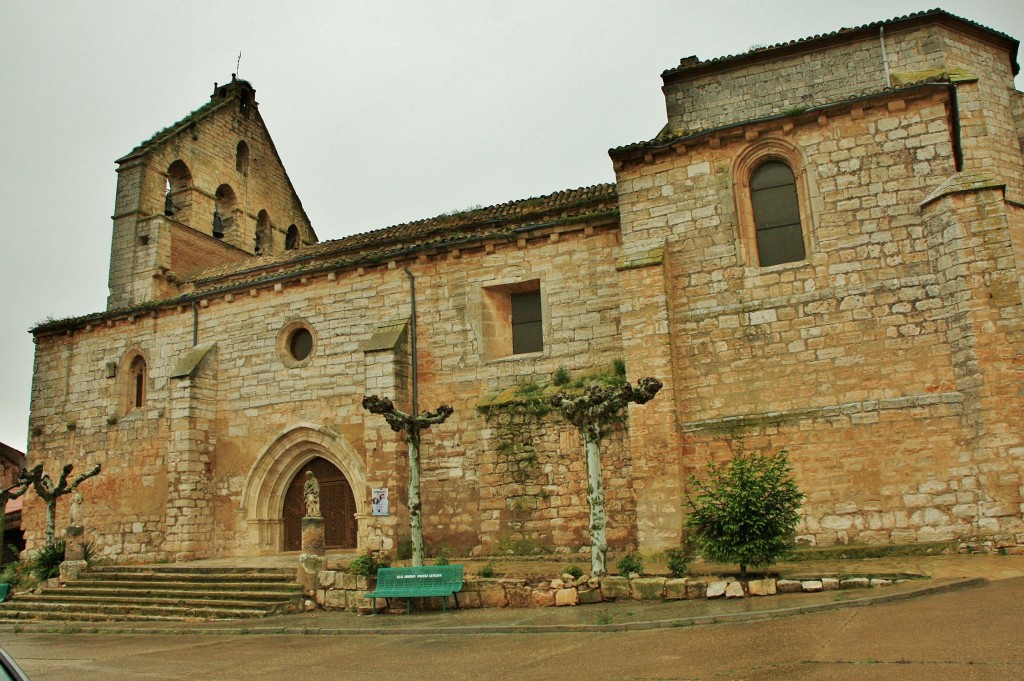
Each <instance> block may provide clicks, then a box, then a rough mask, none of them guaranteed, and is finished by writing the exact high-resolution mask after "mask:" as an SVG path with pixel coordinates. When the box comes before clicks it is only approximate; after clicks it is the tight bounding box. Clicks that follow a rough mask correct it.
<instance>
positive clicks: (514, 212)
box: [190, 184, 618, 287]
mask: <svg viewBox="0 0 1024 681" xmlns="http://www.w3.org/2000/svg"><path fill="white" fill-rule="evenodd" d="M617 201H618V195H617V194H616V191H615V185H614V184H599V185H593V186H590V187H581V188H579V189H567V190H565V191H560V192H554V193H552V194H547V195H544V196H538V197H534V198H530V199H520V200H518V201H509V202H507V203H501V204H498V205H494V206H488V207H485V208H477V209H473V210H468V211H464V212H459V213H453V214H444V215H438V216H437V217H433V218H428V219H425V220H417V221H415V222H406V223H403V224H399V225H394V226H392V227H385V228H383V229H377V230H373V231H370V232H363V233H361V234H354V235H352V236H348V237H344V238H341V239H334V240H331V241H323V242H321V243H318V244H313V245H311V246H306V247H304V248H300V249H298V250H294V251H285V252H283V253H278V254H275V255H264V256H259V257H255V258H249V259H246V260H243V261H241V262H238V263H232V264H229V265H224V266H221V267H216V268H212V269H208V270H204V271H202V272H198V273H196V274H195V275H194V276H192V277H191V278H190V281H192V282H194V283H195V284H196V285H197V287H199V286H203V285H206V284H210V283H213V281H214V280H218V279H222V278H224V277H229V276H232V275H238V274H242V273H245V272H250V271H255V270H259V271H260V272H262V273H265V272H266V270H268V269H276V268H286V269H288V270H289V271H296V270H298V269H299V268H300V267H301V262H302V261H309V260H317V261H318V262H320V263H323V262H324V261H325V260H334V259H340V258H343V257H348V258H351V257H352V256H355V255H362V256H366V255H367V252H368V251H373V252H376V253H380V252H382V251H385V250H395V251H402V250H404V249H405V248H407V247H409V246H412V245H415V246H424V245H429V244H432V243H440V242H449V241H458V240H460V239H464V238H467V237H469V236H480V235H483V234H486V233H487V232H499V231H502V230H507V229H509V228H511V227H514V226H518V225H527V224H531V223H537V222H546V221H550V220H556V219H565V218H569V217H574V216H579V215H585V214H588V213H593V212H600V211H602V210H609V209H616V208H617V207H618V203H617ZM260 276H265V274H261V275H260Z"/></svg>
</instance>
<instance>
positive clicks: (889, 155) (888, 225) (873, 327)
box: [618, 36, 1024, 544]
mask: <svg viewBox="0 0 1024 681" xmlns="http://www.w3.org/2000/svg"><path fill="white" fill-rule="evenodd" d="M887 38H888V36H887ZM834 56H836V55H831V56H830V55H826V59H825V61H826V62H827V61H828V58H831V57H834ZM1004 56H1005V54H1004ZM984 64H985V62H982V64H979V63H978V62H977V61H975V62H974V63H972V64H970V66H972V68H974V69H975V70H976V71H981V73H980V74H979V75H980V76H981V80H980V81H979V83H978V84H972V85H968V86H965V87H966V89H967V90H972V89H973V92H968V93H967V94H968V95H970V96H971V97H975V96H976V97H977V98H979V99H980V98H981V97H982V95H981V93H982V92H983V91H984V90H985V89H986V87H987V86H988V84H990V83H991V82H993V81H998V80H999V78H1000V77H1001V76H1002V73H1001V72H996V73H995V74H994V75H993V73H989V72H987V71H983V70H982V65H984ZM1000 68H1001V69H1003V70H1005V67H1003V66H1000ZM769 71H770V69H769V70H768V71H766V72H765V74H764V76H765V77H768V76H769ZM809 77H810V76H809ZM741 89H742V88H741ZM995 89H998V88H993V90H995ZM1004 89H1005V88H1004ZM777 94H778V93H777ZM779 96H780V99H784V98H785V96H786V94H785V91H783V92H782V93H781V94H779ZM947 97H948V95H947V94H946V93H944V92H942V91H941V90H938V89H936V90H934V91H932V92H931V93H930V94H929V93H928V91H927V90H923V91H922V90H918V91H915V93H912V94H910V93H908V94H906V95H904V96H902V97H895V96H893V97H889V98H881V97H880V98H876V99H874V100H870V101H867V100H866V101H864V102H862V103H859V104H855V105H853V106H850V107H848V108H845V109H842V110H839V109H835V110H831V111H829V112H820V113H817V114H812V115H803V116H801V115H799V114H794V115H792V116H790V117H788V118H786V119H780V120H778V121H774V122H766V123H762V124H754V125H748V126H746V128H744V129H736V130H734V131H731V132H729V133H723V134H721V135H709V136H707V137H706V138H704V139H700V140H694V141H688V142H687V144H686V146H685V147H683V146H681V145H679V146H677V147H676V148H674V149H672V150H666V151H664V152H659V153H658V154H655V155H654V156H653V157H651V156H650V155H649V156H648V157H647V158H646V159H645V162H644V163H631V162H629V161H621V162H620V166H619V170H618V182H619V187H620V210H621V219H622V225H623V250H624V251H625V252H627V253H637V252H644V251H645V250H646V251H650V249H652V248H654V247H656V246H658V245H662V244H663V245H664V264H662V261H661V260H657V259H655V260H653V261H652V263H651V264H650V265H649V266H648V267H649V268H650V269H656V268H662V267H663V268H665V269H666V270H668V271H669V272H670V280H669V281H668V283H667V284H666V286H667V287H668V297H669V299H670V300H671V304H670V305H671V309H672V313H671V319H670V321H669V327H668V334H669V335H670V336H671V337H672V338H673V339H674V341H675V342H676V345H675V347H676V348H677V350H676V354H675V362H674V366H675V381H676V385H677V386H679V387H678V388H677V391H678V392H677V402H676V409H677V415H676V419H677V423H679V424H680V425H679V427H680V428H681V429H682V431H683V440H682V451H683V452H684V461H685V468H686V471H687V472H693V471H695V470H697V469H698V468H699V466H700V463H701V461H702V460H703V459H704V458H705V457H707V456H725V455H726V453H727V446H728V443H730V442H732V443H733V444H734V445H735V441H736V439H737V438H740V437H742V438H745V440H746V443H745V446H747V447H748V448H749V447H765V448H772V449H778V448H782V447H787V448H789V449H790V451H791V454H792V457H793V461H794V466H795V469H796V471H797V475H798V479H799V481H800V483H801V486H802V489H803V490H804V491H805V492H806V493H807V500H806V503H805V507H804V514H805V518H804V523H803V527H802V528H801V534H802V537H801V539H802V541H804V542H806V543H809V544H814V543H818V544H830V543H835V542H846V541H869V542H900V541H926V540H932V539H951V538H953V537H954V536H958V537H964V536H969V535H971V534H974V533H979V532H981V533H985V532H989V533H997V534H1000V536H1001V541H1003V542H1010V543H1014V542H1017V543H1019V542H1020V541H1021V540H1024V534H1021V528H1020V516H1021V506H1020V492H1019V489H1018V487H1019V482H1020V473H1019V470H1018V469H1019V467H1020V461H1021V451H1022V450H1020V449H1019V448H1018V447H1019V445H1018V444H1017V440H1018V438H1016V437H1010V436H1008V435H1007V434H1004V435H1001V436H997V437H1000V438H1001V439H999V440H997V441H994V440H993V439H992V438H989V443H990V444H984V443H981V442H980V441H979V440H978V439H977V436H976V435H975V432H976V429H975V428H974V427H973V426H972V425H971V422H970V418H969V413H970V412H971V411H972V410H976V409H978V408H979V407H980V408H981V410H982V412H984V413H986V414H988V415H989V416H990V418H991V417H992V416H993V414H992V413H991V411H990V410H991V408H993V407H994V405H992V406H991V407H983V406H981V403H980V402H978V401H977V400H978V397H979V395H980V394H978V393H975V394H972V393H971V392H969V391H968V392H965V391H964V388H965V387H966V385H967V384H966V383H964V379H963V377H962V376H963V372H962V371H961V370H960V369H959V368H958V364H957V363H958V362H959V361H960V360H959V355H957V354H956V349H955V345H953V344H951V340H953V339H955V338H956V337H959V336H961V335H962V334H964V333H967V334H968V335H969V336H971V337H972V338H973V337H975V336H977V335H978V334H981V333H982V332H983V328H984V327H983V326H979V324H980V323H981V322H980V317H979V318H978V322H977V323H974V322H968V324H967V327H961V328H959V330H958V329H957V328H954V319H955V318H954V317H952V316H951V315H954V314H955V313H954V304H955V302H956V301H958V300H959V298H958V297H957V296H958V295H959V294H956V293H955V292H953V291H952V290H951V289H950V288H949V286H948V285H947V282H948V276H947V275H946V274H945V273H944V270H943V268H948V267H950V266H951V264H952V263H953V261H951V260H950V259H948V258H942V257H941V254H940V253H939V252H938V251H936V250H935V248H936V245H935V244H934V243H932V242H931V241H930V240H929V236H928V234H927V231H928V229H927V227H926V224H925V219H924V216H923V215H922V211H921V207H920V206H921V203H922V202H923V201H924V200H925V199H926V197H927V196H928V195H929V193H930V192H932V191H934V190H935V189H936V188H938V187H939V186H940V185H942V184H943V182H944V181H946V180H947V178H949V177H950V176H951V175H953V174H954V173H955V167H954V163H953V159H952V153H953V150H952V145H951V143H950V140H951V137H950V131H949V128H948V105H947ZM962 99H963V101H967V99H968V98H967V96H965V97H963V98H962ZM670 101H671V100H670ZM989 103H991V101H990V102H989ZM993 106H994V105H993ZM1008 112H1009V108H1008V107H1004V109H1003V110H1002V111H1001V112H998V111H997V112H996V113H998V116H994V118H995V119H996V120H1002V118H1004V117H1006V118H1008V116H1004V115H1003V114H1008ZM993 131H994V129H993V128H988V129H986V131H985V134H989V135H991V134H992V132H993ZM964 134H965V140H964V147H965V149H972V150H973V151H972V154H973V157H972V155H971V154H967V153H965V161H966V163H969V164H973V165H975V166H976V167H977V166H982V167H983V168H984V169H985V170H991V169H992V168H991V167H990V166H988V165H987V164H984V163H982V161H981V158H982V157H984V158H990V157H991V158H992V159H993V164H994V166H995V167H996V168H999V167H1000V161H999V160H998V159H997V158H996V157H995V156H991V155H989V156H986V155H985V151H984V150H986V149H994V148H995V147H996V146H998V145H999V142H998V139H1001V137H999V136H996V137H997V139H989V140H985V141H984V143H980V142H978V143H975V140H974V138H973V137H970V135H971V134H974V135H979V134H981V133H980V131H979V129H978V128H977V127H974V128H970V129H965V131H964ZM1011 139H1012V140H1013V145H1015V143H1016V139H1015V136H1014V138H1011ZM758 145H775V146H776V147H780V148H787V149H792V150H793V151H792V152H790V155H789V156H787V158H790V157H792V158H795V159H796V161H797V162H796V163H794V166H795V168H794V170H795V171H796V174H797V182H798V189H799V193H800V201H801V203H802V204H803V216H804V218H805V219H804V221H803V222H804V226H803V227H804V230H805V233H806V240H807V247H808V248H807V250H808V256H807V258H806V259H805V260H804V261H801V262H797V263H788V264H784V265H778V266H774V267H770V268H758V267H756V266H754V264H753V262H756V261H752V260H751V255H750V253H749V252H746V251H745V250H744V241H743V238H742V237H743V235H744V234H745V233H746V232H745V230H747V229H749V228H750V225H749V218H747V217H746V216H745V215H744V213H743V209H742V202H741V201H739V198H741V192H743V191H745V190H744V189H743V186H742V184H741V181H742V178H739V177H737V175H736V173H737V169H738V168H740V167H741V166H740V165H738V164H739V159H741V158H743V157H744V155H745V154H750V153H751V152H752V150H756V148H757V146H758ZM1001 158H1004V159H1008V160H1006V161H1005V162H1003V163H1002V167H1003V168H1005V169H1007V175H1008V176H1007V177H1002V178H1001V181H1006V182H1008V183H1010V184H1018V180H1017V177H1018V174H1017V170H1016V168H1018V167H1019V161H1020V156H1019V151H1018V152H1017V157H1016V161H1017V166H1016V167H1015V166H1014V165H1013V163H1011V162H1010V161H1011V160H1012V158H1013V154H1006V153H1002V155H1001ZM1007 193H1008V194H1009V193H1010V191H1009V190H1008V191H1007ZM993 210H996V211H1006V210H1008V209H1007V208H1006V207H1005V205H1004V206H1001V207H1000V206H992V205H990V206H987V207H986V208H985V209H984V211H985V213H984V214H986V215H993V216H994V214H993V213H992V211H993ZM977 214H980V213H978V211H975V213H973V215H977ZM964 219H965V220H970V219H973V218H968V217H965V218H964ZM1006 224H1007V223H1006V221H1005V218H1004V220H1003V225H1004V227H1003V228H1002V229H1003V233H1004V234H1007V235H1008V234H1009V228H1008V227H1007V226H1006ZM964 228H965V229H968V230H973V229H974V228H972V227H969V226H967V225H965V227H964ZM986 257H987V256H986ZM996 257H998V256H996V255H993V258H996ZM986 262H988V261H987V260H986ZM1002 262H1003V263H1004V264H1006V265H1009V263H1011V262H1012V261H1011V260H1010V259H1007V258H1003V260H1002ZM1004 269H1006V268H1004ZM1009 269H1011V270H1013V272H1014V274H1012V275H1011V276H1013V277H1016V274H1015V272H1016V270H1015V269H1013V267H1012V265H1009ZM967 286H968V287H970V286H971V285H969V284H968V285H967ZM1015 290H1016V289H1015ZM979 293H980V292H979ZM970 295H975V293H973V292H972V293H971V294H970ZM1009 304H1010V305H1011V306H1012V308H1013V311H1012V312H1011V313H1010V317H1009V318H1008V317H1007V313H1006V312H1004V313H1002V316H1003V317H1004V318H1005V319H1007V321H1005V322H1003V323H1004V324H1007V323H1011V321H1012V324H1014V325H1015V324H1016V323H1017V322H1016V318H1017V317H1018V316H1019V312H1020V309H1021V301H1020V299H1019V296H1017V295H1016V294H1015V297H1013V302H1012V303H1009ZM624 334H625V335H626V336H627V337H631V336H633V335H634V334H635V332H634V330H633V329H632V328H629V327H624ZM1013 338H1015V336H1011V337H1010V339H1011V340H1010V341H1009V343H1007V342H1006V341H995V342H994V345H993V346H992V347H993V350H994V349H995V348H1001V350H1002V352H1007V351H1009V352H1015V351H1014V350H1013V349H1014V348H1015V347H1016V341H1015V340H1012V339H1013ZM627 348H628V349H629V350H630V351H632V347H631V346H628V345H627ZM638 350H640V351H641V352H642V348H638ZM633 359H634V357H633V354H632V352H627V356H626V361H627V363H632V362H633ZM992 360H995V357H994V356H992V355H989V356H987V357H986V358H985V359H983V360H979V362H988V361H992ZM999 361H1002V360H999ZM982 366H984V365H982ZM996 374H998V372H996ZM996 374H993V375H996ZM973 375H975V374H973V373H972V376H973ZM971 380H974V379H973V378H972V379H971ZM1002 399H1003V401H1004V403H1006V406H1005V407H1004V408H1003V409H1002V412H1003V414H1004V415H1002V416H998V417H996V421H997V423H998V424H999V425H997V424H996V423H995V422H994V423H992V424H991V425H990V426H988V427H989V429H990V430H991V429H995V432H1002V429H1003V427H1004V425H1005V424H1009V423H1011V422H1012V421H1011V420H1010V418H1011V417H1009V416H1008V415H1007V414H1011V413H1016V410H1017V409H1018V408H1019V402H1020V400H1019V397H1011V396H1009V395H1008V394H1006V393H1004V396H1003V398H1002ZM668 425H669V424H668V423H666V427H667V426H668ZM1007 427H1009V428H1011V429H1012V428H1013V426H1007ZM637 448H639V447H638V446H634V449H637ZM669 461H671V459H669ZM681 502H682V499H680V503H681Z"/></svg>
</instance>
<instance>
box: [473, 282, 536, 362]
mask: <svg viewBox="0 0 1024 681" xmlns="http://www.w3.org/2000/svg"><path fill="white" fill-rule="evenodd" d="M543 309H544V306H543V303H542V301H541V290H540V280H539V279H532V280H530V281H521V282H517V283H515V284H503V285H500V286H488V287H486V288H484V289H483V319H482V322H483V339H484V355H485V358H486V359H498V358H500V357H508V356H510V355H522V354H526V353H530V352H540V351H542V350H543V349H544V312H543Z"/></svg>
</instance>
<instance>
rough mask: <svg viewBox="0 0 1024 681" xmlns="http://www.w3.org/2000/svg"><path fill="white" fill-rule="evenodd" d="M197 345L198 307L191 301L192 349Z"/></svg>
mask: <svg viewBox="0 0 1024 681" xmlns="http://www.w3.org/2000/svg"><path fill="white" fill-rule="evenodd" d="M197 345H199V305H198V304H197V303H196V301H195V300H193V301H192V347H196V346H197Z"/></svg>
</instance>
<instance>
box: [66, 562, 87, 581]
mask: <svg viewBox="0 0 1024 681" xmlns="http://www.w3.org/2000/svg"><path fill="white" fill-rule="evenodd" d="M87 567H89V563H87V562H86V561H84V560H65V561H64V562H62V563H61V564H60V577H59V579H60V583H61V584H65V583H67V582H73V581H75V580H76V579H78V577H79V575H81V574H82V573H83V572H84V571H85V569H86V568H87Z"/></svg>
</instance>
